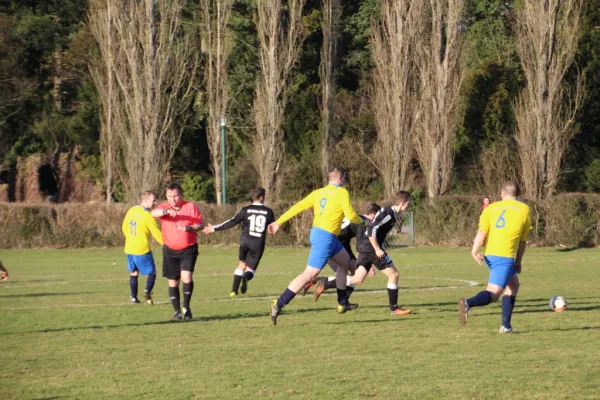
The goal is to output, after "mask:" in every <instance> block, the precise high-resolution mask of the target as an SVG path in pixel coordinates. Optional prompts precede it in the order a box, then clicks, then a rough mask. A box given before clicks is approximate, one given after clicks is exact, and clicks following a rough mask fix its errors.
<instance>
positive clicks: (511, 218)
mask: <svg viewBox="0 0 600 400" xmlns="http://www.w3.org/2000/svg"><path fill="white" fill-rule="evenodd" d="M479 232H485V233H486V234H487V239H486V244H485V252H484V254H485V255H486V256H500V257H510V258H514V257H515V254H516V253H517V250H518V249H519V242H526V241H527V240H528V239H529V232H531V220H530V218H529V206H528V205H527V204H525V203H521V202H520V201H518V200H502V201H498V202H496V203H492V204H490V205H489V206H488V207H486V208H485V210H483V212H482V213H481V217H479Z"/></svg>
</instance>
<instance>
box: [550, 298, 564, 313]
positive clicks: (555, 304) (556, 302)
mask: <svg viewBox="0 0 600 400" xmlns="http://www.w3.org/2000/svg"><path fill="white" fill-rule="evenodd" d="M548 305H549V306H550V309H551V310H552V311H554V312H561V311H565V310H566V309H567V299H565V298H564V297H562V296H552V298H551V299H550V303H549V304H548Z"/></svg>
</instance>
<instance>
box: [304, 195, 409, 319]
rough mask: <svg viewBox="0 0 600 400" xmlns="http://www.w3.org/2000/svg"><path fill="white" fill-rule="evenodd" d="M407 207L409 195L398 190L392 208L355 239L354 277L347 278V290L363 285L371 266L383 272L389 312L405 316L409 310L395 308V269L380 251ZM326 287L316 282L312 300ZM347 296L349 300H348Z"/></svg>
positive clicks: (396, 295) (396, 291)
mask: <svg viewBox="0 0 600 400" xmlns="http://www.w3.org/2000/svg"><path fill="white" fill-rule="evenodd" d="M409 206H410V194H409V193H408V192H406V191H403V190H402V191H400V192H398V193H397V194H396V195H395V196H394V201H393V205H392V206H389V207H383V208H382V209H381V210H379V212H378V213H377V215H375V218H374V220H373V222H371V223H370V224H369V225H368V227H367V228H366V232H365V234H364V235H363V236H362V237H361V238H360V239H358V242H357V248H358V253H359V255H358V261H357V264H358V267H357V268H356V273H355V274H354V276H349V277H348V278H347V279H348V281H347V285H348V287H354V286H355V285H360V284H362V283H363V282H364V280H365V277H366V276H367V273H368V272H369V270H370V269H371V266H372V265H375V267H376V268H377V269H378V270H380V271H382V272H383V273H384V275H385V276H387V278H388V284H387V292H388V298H389V305H390V313H391V314H394V315H407V314H410V313H411V312H412V310H405V309H403V308H401V307H398V277H399V274H398V270H397V269H396V266H395V265H394V262H393V261H392V259H391V258H390V257H389V256H388V255H387V253H386V252H385V250H383V242H385V238H386V237H387V235H388V233H389V232H390V231H391V230H392V228H393V227H394V225H395V223H396V221H397V220H398V217H399V215H398V214H400V213H403V212H404V211H406V210H407V209H408V207H409ZM328 288H329V285H326V284H325V282H323V281H319V282H318V283H317V286H316V289H315V301H317V300H318V299H319V296H320V295H321V294H323V292H325V290H326V289H328ZM351 293H352V291H350V293H349V294H348V297H350V294H351Z"/></svg>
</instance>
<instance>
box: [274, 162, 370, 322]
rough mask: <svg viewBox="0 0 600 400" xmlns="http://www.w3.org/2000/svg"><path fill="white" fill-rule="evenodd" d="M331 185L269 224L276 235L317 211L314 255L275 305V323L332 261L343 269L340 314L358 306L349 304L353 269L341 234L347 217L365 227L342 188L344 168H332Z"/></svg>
mask: <svg viewBox="0 0 600 400" xmlns="http://www.w3.org/2000/svg"><path fill="white" fill-rule="evenodd" d="M327 176H328V180H329V184H328V185H327V186H325V187H323V188H321V189H317V190H314V191H313V192H312V193H311V194H309V195H308V196H306V197H305V198H304V199H302V200H300V201H299V202H298V203H296V204H295V205H294V206H292V208H290V209H289V210H288V211H287V212H286V213H285V214H283V215H282V216H281V217H279V219H278V220H277V221H275V222H273V223H272V224H270V225H269V233H270V234H274V233H275V232H277V231H278V230H279V227H280V225H281V224H283V223H285V222H286V221H288V220H289V219H291V218H293V217H294V216H296V215H297V214H299V213H301V212H302V211H305V210H308V209H310V208H312V209H313V211H314V220H313V226H312V229H311V230H310V246H311V249H310V254H309V256H308V262H307V265H306V269H305V270H304V272H302V273H301V274H300V275H298V276H297V277H296V278H295V279H294V280H293V281H292V282H291V283H290V284H289V286H288V287H287V289H286V290H285V291H284V292H283V293H282V295H281V296H280V297H279V299H277V300H273V301H272V302H271V321H272V322H273V325H276V324H277V316H278V315H279V313H280V312H281V309H282V308H283V307H285V306H286V305H287V304H288V303H289V302H290V301H292V299H293V298H294V297H295V296H296V294H297V293H298V292H299V291H300V290H302V288H304V285H306V284H307V283H308V282H310V281H311V280H313V279H314V278H316V277H317V275H319V273H320V272H321V270H322V269H323V267H324V266H325V265H326V264H327V262H328V261H329V260H330V259H331V261H333V262H334V263H335V264H336V265H338V266H339V268H338V269H337V271H336V277H337V294H338V308H337V311H338V313H340V314H343V313H345V312H346V311H350V310H354V309H355V308H357V307H358V305H357V304H350V303H348V296H347V293H346V275H347V273H348V268H349V266H350V256H349V255H348V253H347V252H346V249H344V246H342V244H341V243H340V241H339V239H338V238H337V235H338V234H339V233H340V229H341V225H342V220H343V219H344V217H345V218H346V219H347V220H348V221H350V222H351V223H354V224H364V220H363V219H362V217H360V216H359V215H358V214H357V213H356V211H354V208H353V207H352V204H351V203H350V194H349V193H348V190H346V189H345V188H343V187H342V185H344V184H345V183H346V170H345V169H344V168H342V167H331V168H329V171H328V173H327Z"/></svg>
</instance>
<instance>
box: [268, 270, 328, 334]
mask: <svg viewBox="0 0 600 400" xmlns="http://www.w3.org/2000/svg"><path fill="white" fill-rule="evenodd" d="M323 265H325V264H323ZM321 269H323V267H321V268H315V267H311V266H310V265H307V266H306V268H305V269H304V271H303V272H302V273H301V274H300V275H298V276H296V277H295V278H294V280H292V281H291V282H290V284H289V285H288V287H287V288H286V289H285V290H284V291H283V293H282V294H281V296H279V298H278V299H276V300H272V301H271V322H273V325H277V317H278V316H279V314H280V313H281V309H282V308H283V307H285V306H287V305H288V304H289V303H290V302H291V301H292V300H293V299H294V297H296V294H298V292H299V291H300V290H302V288H303V287H304V286H305V285H306V283H307V282H309V281H311V280H313V279H315V278H316V277H317V276H318V275H319V272H321Z"/></svg>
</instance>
